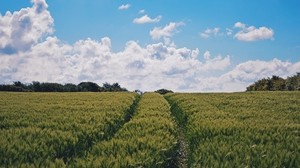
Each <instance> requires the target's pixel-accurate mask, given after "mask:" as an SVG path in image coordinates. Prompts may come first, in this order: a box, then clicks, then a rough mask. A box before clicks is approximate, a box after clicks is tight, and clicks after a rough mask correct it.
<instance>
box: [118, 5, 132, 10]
mask: <svg viewBox="0 0 300 168" xmlns="http://www.w3.org/2000/svg"><path fill="white" fill-rule="evenodd" d="M130 6H131V5H130V4H123V5H121V6H119V7H118V9H119V10H127V9H129V8H130Z"/></svg>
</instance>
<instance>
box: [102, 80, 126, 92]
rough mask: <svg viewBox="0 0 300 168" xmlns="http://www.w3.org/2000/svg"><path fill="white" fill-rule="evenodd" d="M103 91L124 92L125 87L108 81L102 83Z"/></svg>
mask: <svg viewBox="0 0 300 168" xmlns="http://www.w3.org/2000/svg"><path fill="white" fill-rule="evenodd" d="M101 91H104V92H126V91H127V89H125V88H122V87H121V86H120V85H119V83H113V84H109V83H107V82H106V83H103V87H102V90H101Z"/></svg>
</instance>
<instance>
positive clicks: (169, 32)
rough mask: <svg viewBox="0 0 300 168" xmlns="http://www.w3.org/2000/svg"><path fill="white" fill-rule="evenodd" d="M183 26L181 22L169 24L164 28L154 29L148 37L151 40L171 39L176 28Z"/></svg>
mask: <svg viewBox="0 0 300 168" xmlns="http://www.w3.org/2000/svg"><path fill="white" fill-rule="evenodd" d="M182 25H184V23H182V22H178V23H175V22H171V23H169V24H168V25H166V26H165V27H163V28H162V27H155V28H154V29H153V30H151V31H150V36H151V37H152V39H156V40H158V39H160V38H162V37H172V36H173V34H174V32H176V28H177V27H179V26H182Z"/></svg>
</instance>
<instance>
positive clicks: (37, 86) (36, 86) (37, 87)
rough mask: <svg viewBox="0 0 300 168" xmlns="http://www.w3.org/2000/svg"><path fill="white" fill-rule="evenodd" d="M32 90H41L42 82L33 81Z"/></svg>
mask: <svg viewBox="0 0 300 168" xmlns="http://www.w3.org/2000/svg"><path fill="white" fill-rule="evenodd" d="M32 90H33V91H35V92H40V91H41V83H40V82H37V81H33V82H32Z"/></svg>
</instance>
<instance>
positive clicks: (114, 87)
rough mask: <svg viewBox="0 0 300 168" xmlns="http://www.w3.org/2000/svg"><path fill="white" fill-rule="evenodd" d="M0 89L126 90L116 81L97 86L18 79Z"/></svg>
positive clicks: (19, 90)
mask: <svg viewBox="0 0 300 168" xmlns="http://www.w3.org/2000/svg"><path fill="white" fill-rule="evenodd" d="M0 91H14V92H126V91H128V90H127V89H126V88H122V87H121V86H120V85H119V84H118V83H113V84H109V83H104V84H103V85H102V86H99V85H98V84H97V83H93V82H81V83H79V84H78V85H75V84H73V83H67V84H59V83H49V82H37V81H34V82H32V83H28V84H24V83H22V82H20V81H17V82H13V84H2V85H0Z"/></svg>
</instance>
